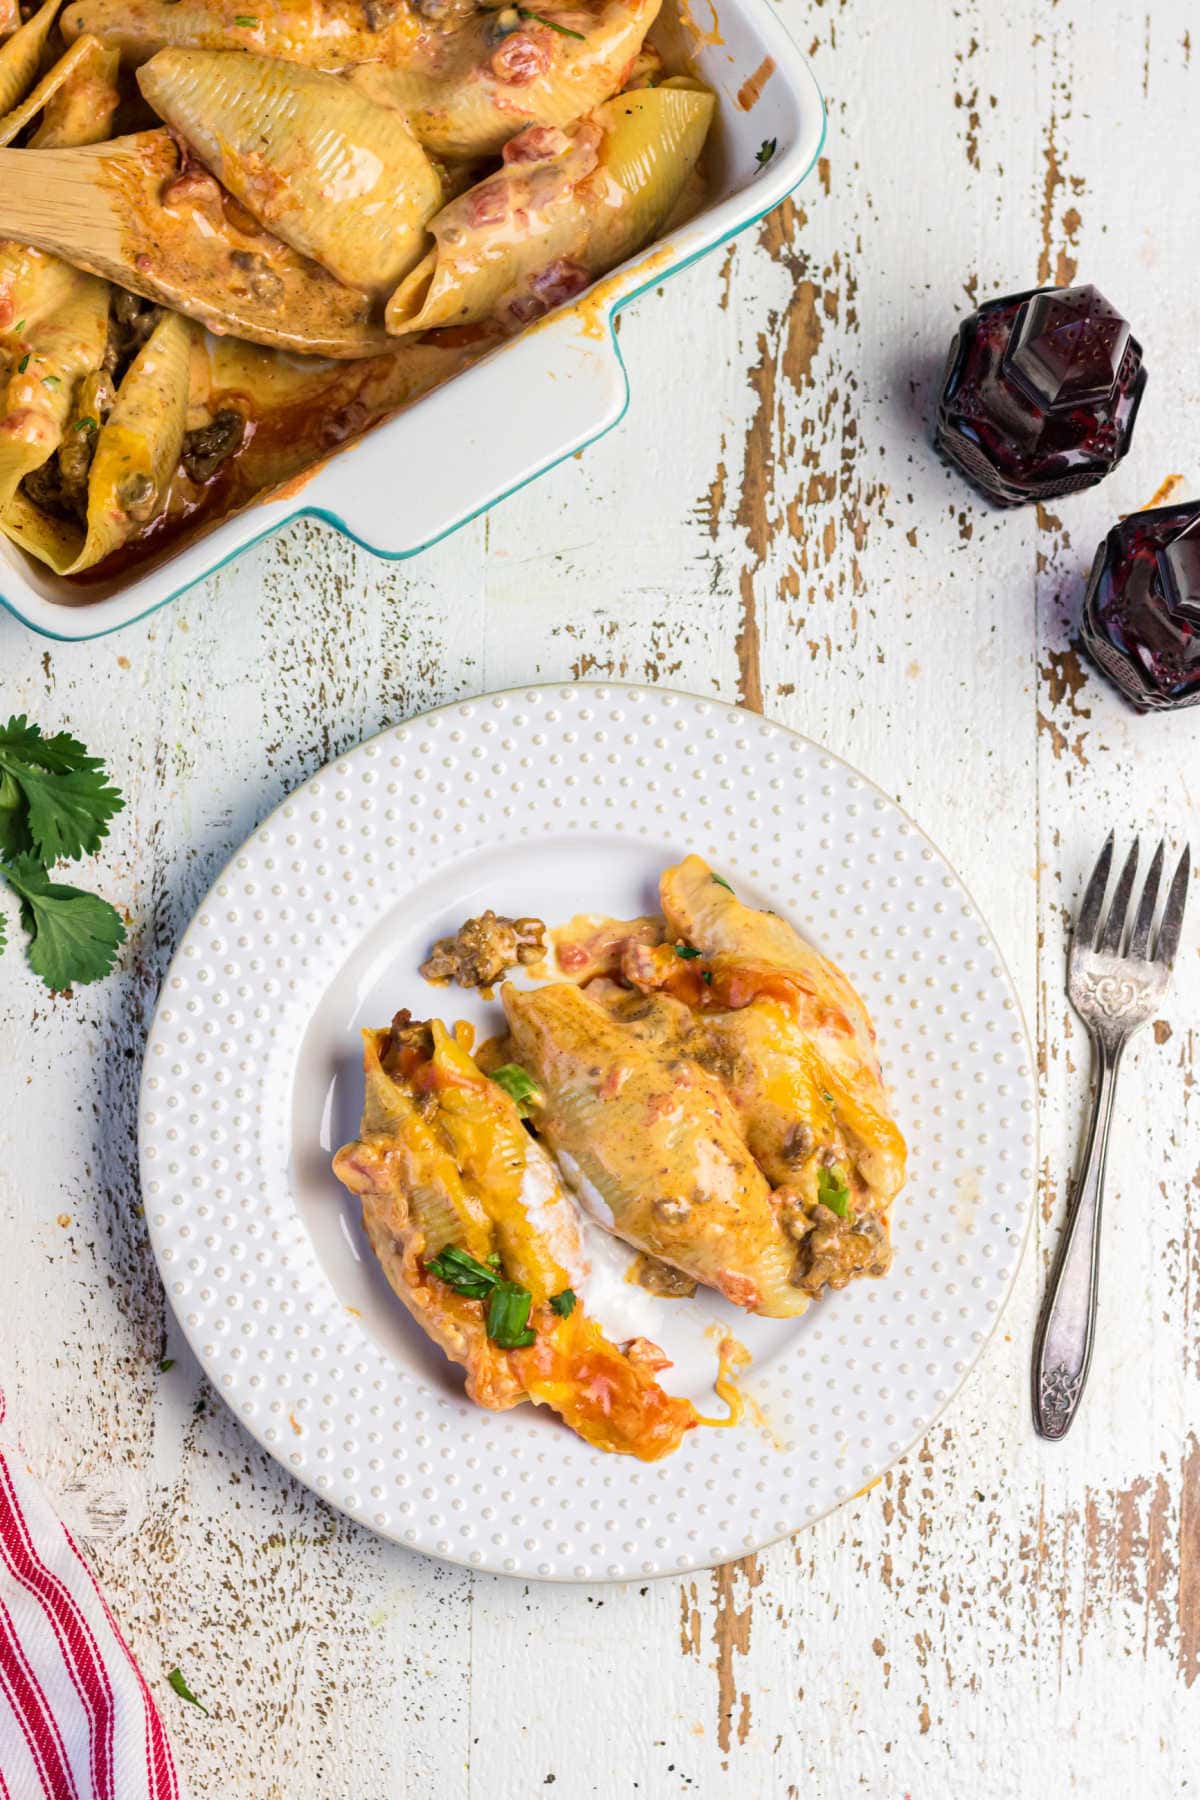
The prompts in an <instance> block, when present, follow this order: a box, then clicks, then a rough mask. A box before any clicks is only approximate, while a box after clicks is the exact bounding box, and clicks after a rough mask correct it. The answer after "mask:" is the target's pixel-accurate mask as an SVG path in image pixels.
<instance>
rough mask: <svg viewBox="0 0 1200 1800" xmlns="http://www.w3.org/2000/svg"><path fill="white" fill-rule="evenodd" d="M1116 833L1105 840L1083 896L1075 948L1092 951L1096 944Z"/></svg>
mask: <svg viewBox="0 0 1200 1800" xmlns="http://www.w3.org/2000/svg"><path fill="white" fill-rule="evenodd" d="M1115 838H1116V833H1115V832H1112V831H1110V832H1109V834H1108V836H1107V837H1106V838H1105V840H1104V848H1103V850H1101V852H1100V855H1099V856H1098V857H1097V859H1096V866H1095V868H1094V869H1093V870H1092V875H1091V880H1090V881H1089V882H1088V884H1087V887H1086V889H1085V890H1084V895H1083V904H1082V906H1081V907H1080V908H1079V917H1078V919H1077V920H1076V922H1075V948H1076V949H1077V950H1090V949H1091V948H1092V947H1093V945H1094V944H1095V942H1096V927H1097V926H1098V925H1099V923H1100V908H1101V907H1102V906H1103V904H1104V890H1105V888H1106V887H1107V886H1108V871H1109V870H1110V869H1111V868H1112V859H1113V843H1114V841H1115Z"/></svg>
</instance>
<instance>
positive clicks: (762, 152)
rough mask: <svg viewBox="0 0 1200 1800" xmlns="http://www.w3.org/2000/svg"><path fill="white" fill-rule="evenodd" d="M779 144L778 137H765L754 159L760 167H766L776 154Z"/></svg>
mask: <svg viewBox="0 0 1200 1800" xmlns="http://www.w3.org/2000/svg"><path fill="white" fill-rule="evenodd" d="M777 144H778V139H777V138H764V139H763V141H762V143H761V144H760V145H759V146H758V149H757V150H756V151H755V153H754V160H755V162H756V163H757V164H758V166H759V168H760V169H765V168H766V166H767V164H768V163H769V162H770V160H771V158H772V157H773V156H774V154H775V150H776V147H777Z"/></svg>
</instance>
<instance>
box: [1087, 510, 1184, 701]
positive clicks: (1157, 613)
mask: <svg viewBox="0 0 1200 1800" xmlns="http://www.w3.org/2000/svg"><path fill="white" fill-rule="evenodd" d="M1080 635H1081V637H1082V639H1083V644H1084V648H1085V649H1086V650H1087V652H1088V654H1089V656H1090V657H1091V658H1092V660H1093V661H1094V662H1095V663H1096V664H1097V666H1098V667H1099V668H1101V669H1102V670H1103V671H1104V673H1105V674H1106V675H1107V676H1109V678H1110V679H1111V680H1112V681H1114V682H1115V683H1116V685H1117V686H1118V687H1119V688H1120V690H1121V692H1122V693H1123V694H1124V695H1125V698H1126V699H1127V700H1129V701H1130V702H1131V703H1132V704H1133V705H1134V706H1136V707H1137V708H1138V710H1139V711H1140V712H1151V711H1160V710H1167V709H1170V708H1173V707H1179V706H1194V705H1196V704H1197V702H1200V500H1190V501H1188V502H1186V503H1185V504H1181V505H1179V506H1159V507H1155V508H1154V509H1153V510H1152V511H1150V512H1140V513H1131V514H1130V516H1129V517H1128V518H1127V519H1123V520H1122V521H1121V523H1120V524H1119V525H1115V526H1114V527H1113V529H1112V530H1111V531H1110V532H1109V534H1108V536H1107V537H1106V538H1105V540H1104V542H1103V543H1102V544H1101V546H1100V548H1099V549H1098V550H1097V552H1096V560H1095V562H1094V563H1093V565H1092V573H1091V576H1090V578H1089V580H1088V587H1087V593H1086V594H1085V596H1084V601H1083V617H1082V621H1081V632H1080Z"/></svg>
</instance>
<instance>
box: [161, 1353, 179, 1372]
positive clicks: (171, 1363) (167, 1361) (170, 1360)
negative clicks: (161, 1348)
mask: <svg viewBox="0 0 1200 1800" xmlns="http://www.w3.org/2000/svg"><path fill="white" fill-rule="evenodd" d="M158 1367H159V1373H160V1374H162V1375H165V1374H166V1372H167V1370H168V1369H173V1368H174V1367H175V1358H174V1357H173V1356H164V1357H163V1359H162V1361H161V1362H160V1363H159V1365H158Z"/></svg>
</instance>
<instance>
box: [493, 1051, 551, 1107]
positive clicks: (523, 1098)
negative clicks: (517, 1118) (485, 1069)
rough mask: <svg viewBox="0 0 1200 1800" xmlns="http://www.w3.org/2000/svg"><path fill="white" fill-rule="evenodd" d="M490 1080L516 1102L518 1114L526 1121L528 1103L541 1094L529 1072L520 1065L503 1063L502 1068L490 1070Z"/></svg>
mask: <svg viewBox="0 0 1200 1800" xmlns="http://www.w3.org/2000/svg"><path fill="white" fill-rule="evenodd" d="M492 1080H493V1081H494V1082H495V1083H496V1086H497V1087H502V1088H503V1089H504V1091H505V1093H506V1094H507V1095H508V1097H509V1099H510V1100H513V1101H515V1102H516V1108H517V1111H518V1113H519V1114H520V1115H521V1117H522V1118H523V1119H527V1118H528V1117H529V1114H530V1110H531V1108H530V1105H529V1102H530V1101H531V1100H533V1099H536V1098H537V1097H538V1095H540V1093H541V1089H540V1088H539V1087H538V1084H537V1082H536V1081H535V1080H534V1079H533V1076H532V1075H531V1074H530V1073H529V1070H528V1069H523V1068H522V1067H521V1065H520V1063H505V1064H504V1066H503V1067H502V1068H499V1069H493V1070H492Z"/></svg>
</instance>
